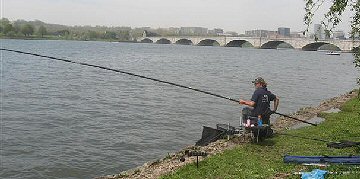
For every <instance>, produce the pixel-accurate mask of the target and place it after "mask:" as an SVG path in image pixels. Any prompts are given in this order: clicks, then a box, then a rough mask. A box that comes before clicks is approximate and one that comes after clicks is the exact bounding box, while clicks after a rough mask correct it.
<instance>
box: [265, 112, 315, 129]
mask: <svg viewBox="0 0 360 179" xmlns="http://www.w3.org/2000/svg"><path fill="white" fill-rule="evenodd" d="M272 113H273V114H278V115H280V116H284V117H287V118H290V119H294V120H297V121H300V122H303V123H306V124H310V125H313V126H317V124H315V123H311V122H308V121H304V120H301V119H298V118H295V117H292V116H289V115H286V114H281V113H278V112H276V111H273V112H272Z"/></svg>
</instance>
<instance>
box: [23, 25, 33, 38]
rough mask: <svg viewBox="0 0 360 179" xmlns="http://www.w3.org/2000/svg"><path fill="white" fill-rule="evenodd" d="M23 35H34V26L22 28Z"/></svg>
mask: <svg viewBox="0 0 360 179" xmlns="http://www.w3.org/2000/svg"><path fill="white" fill-rule="evenodd" d="M21 33H23V34H24V35H25V36H30V35H32V34H33V33H34V26H32V25H30V24H25V25H23V26H22V28H21Z"/></svg>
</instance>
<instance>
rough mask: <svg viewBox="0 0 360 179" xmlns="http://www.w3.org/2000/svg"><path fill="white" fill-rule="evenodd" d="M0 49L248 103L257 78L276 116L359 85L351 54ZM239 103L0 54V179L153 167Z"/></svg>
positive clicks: (61, 45)
mask: <svg viewBox="0 0 360 179" xmlns="http://www.w3.org/2000/svg"><path fill="white" fill-rule="evenodd" d="M1 47H2V48H8V49H15V50H21V51H26V52H32V53H39V54H43V55H48V56H54V57H60V58H66V59H70V60H73V61H78V62H86V63H91V64H95V65H102V66H106V67H111V68H116V69H122V70H126V71H129V72H133V73H136V74H140V75H145V76H149V77H153V78H158V79H162V80H166V81H171V82H175V83H179V84H183V85H185V86H191V87H194V88H199V89H203V90H207V91H210V92H213V93H217V94H220V95H224V96H229V97H231V98H235V99H238V98H240V97H242V98H244V99H249V98H250V97H251V94H252V92H253V90H254V87H253V85H252V84H251V81H252V80H253V79H254V78H256V77H257V76H262V77H264V78H265V80H267V81H268V83H269V85H268V86H269V90H271V91H272V92H273V93H275V94H276V95H278V96H279V98H280V106H279V112H282V113H289V112H294V111H296V110H298V109H299V108H301V107H306V106H316V105H318V104H319V103H320V102H321V101H322V100H325V99H328V98H331V97H334V96H337V95H340V94H344V93H346V92H348V91H350V90H352V89H354V88H355V87H356V76H358V75H359V71H358V70H356V69H355V68H354V65H353V64H352V61H353V57H352V55H351V54H345V53H344V54H341V55H340V56H327V55H325V53H324V52H304V51H299V50H261V49H245V48H225V47H197V46H182V45H157V44H133V43H109V42H79V41H35V40H33V41H26V40H1ZM241 109H242V106H240V105H237V104H236V103H233V102H231V101H227V100H224V99H220V98H215V97H213V96H209V95H206V94H202V93H198V92H195V91H191V90H187V89H183V88H178V87H174V86H170V85H166V84H160V83H157V82H153V81H149V80H145V79H140V78H137V77H133V76H128V75H123V74H118V73H114V72H111V71H105V70H101V69H97V68H92V67H86V66H81V65H78V64H70V63H64V62H61V61H54V60H49V59H45V58H41V57H35V56H29V55H24V54H17V53H13V52H5V51H1V148H0V154H1V164H0V165H1V171H0V178H19V179H20V178H21V179H24V178H93V177H96V176H101V175H107V174H115V173H120V172H121V171H123V170H127V169H130V168H133V167H136V166H139V165H142V164H143V163H144V162H147V161H151V160H156V159H158V158H162V157H164V156H166V155H167V153H168V152H175V151H177V150H179V149H181V148H183V147H185V146H188V145H192V144H194V143H195V142H196V141H197V140H198V139H200V137H201V132H202V126H204V125H206V126H212V127H214V126H215V125H216V124H217V123H231V124H232V125H237V124H238V123H239V116H240V111H241Z"/></svg>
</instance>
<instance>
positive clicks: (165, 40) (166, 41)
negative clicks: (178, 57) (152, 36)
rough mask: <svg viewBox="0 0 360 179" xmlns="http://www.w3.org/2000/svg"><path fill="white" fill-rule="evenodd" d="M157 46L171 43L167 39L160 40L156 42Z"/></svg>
mask: <svg viewBox="0 0 360 179" xmlns="http://www.w3.org/2000/svg"><path fill="white" fill-rule="evenodd" d="M156 43H157V44H171V41H170V40H169V39H165V38H161V39H159V40H157V41H156Z"/></svg>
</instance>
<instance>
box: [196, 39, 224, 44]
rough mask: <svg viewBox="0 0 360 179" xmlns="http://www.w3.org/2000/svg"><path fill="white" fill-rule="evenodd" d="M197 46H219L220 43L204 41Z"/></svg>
mask: <svg viewBox="0 0 360 179" xmlns="http://www.w3.org/2000/svg"><path fill="white" fill-rule="evenodd" d="M197 45H198V46H220V43H219V42H217V41H216V40H213V39H204V40H202V41H200V42H199V43H198V44H197Z"/></svg>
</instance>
